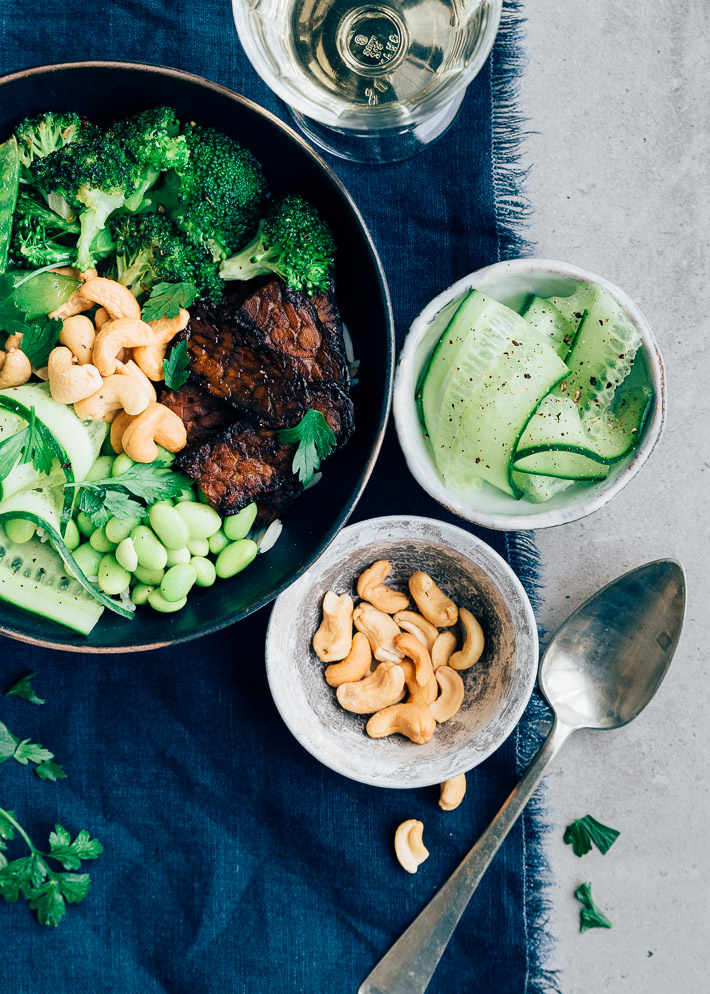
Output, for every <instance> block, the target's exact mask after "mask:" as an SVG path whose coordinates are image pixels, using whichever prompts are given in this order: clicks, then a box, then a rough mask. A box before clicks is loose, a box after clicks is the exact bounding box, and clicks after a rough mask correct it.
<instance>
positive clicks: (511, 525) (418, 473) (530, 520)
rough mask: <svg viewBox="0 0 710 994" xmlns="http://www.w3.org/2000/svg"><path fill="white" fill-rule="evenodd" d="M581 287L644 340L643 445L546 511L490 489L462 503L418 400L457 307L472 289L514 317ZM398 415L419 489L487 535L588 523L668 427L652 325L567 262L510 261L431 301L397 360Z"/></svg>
mask: <svg viewBox="0 0 710 994" xmlns="http://www.w3.org/2000/svg"><path fill="white" fill-rule="evenodd" d="M579 281H588V282H592V283H599V284H600V285H601V286H603V287H604V288H605V289H606V290H608V291H609V293H610V294H611V295H612V296H613V297H614V298H615V299H616V300H617V301H618V302H619V304H621V306H622V307H623V308H624V310H625V311H626V313H627V314H628V316H629V317H630V318H631V320H632V321H633V323H634V324H635V325H636V327H637V328H638V330H639V332H640V333H641V337H642V340H643V345H642V347H641V348H640V349H639V351H638V353H637V355H636V360H635V361H636V362H637V363H642V364H643V367H644V369H645V372H646V376H647V380H648V383H649V385H650V386H652V387H653V390H654V394H655V399H654V405H653V409H652V411H651V413H650V416H649V418H648V420H647V422H646V425H645V428H644V432H643V437H642V439H641V442H640V443H639V445H638V446H637V447H636V448H635V449H634V451H633V452H632V453H631V454H630V455H629V456H628V457H627V458H626V459H625V460H622V461H620V462H619V463H618V464H616V465H614V466H612V468H611V470H610V472H609V476H608V477H607V478H606V479H605V480H603V481H602V482H600V483H595V484H581V483H577V484H573V485H572V486H571V487H569V488H568V489H567V490H565V491H563V492H562V493H560V494H558V495H557V496H556V497H553V498H552V499H551V500H549V501H547V502H546V503H544V504H535V503H533V502H532V501H529V500H525V499H524V498H523V499H521V500H516V499H515V498H514V497H510V496H508V495H507V494H504V493H502V492H501V491H499V490H497V489H496V488H495V487H492V486H491V485H490V484H488V483H485V484H484V486H483V489H482V490H480V491H472V492H471V493H469V494H466V495H465V496H464V495H462V494H457V493H453V492H452V491H450V490H449V489H447V487H446V486H445V485H444V481H443V479H442V478H441V475H440V473H439V470H438V469H437V466H436V463H435V461H434V454H433V451H432V448H431V445H430V443H429V440H428V439H427V438H426V437H425V435H424V432H423V431H422V427H421V423H420V421H419V416H418V412H417V408H416V404H415V400H414V393H415V390H416V386H417V382H418V380H419V376H420V373H421V371H422V369H423V368H424V365H425V363H426V361H427V359H428V358H429V356H430V354H431V352H432V350H433V348H434V346H435V345H436V343H437V342H438V340H439V338H440V336H441V335H442V333H443V331H444V329H445V328H446V326H447V324H448V323H449V321H450V320H451V317H452V316H453V314H454V312H455V310H456V308H457V306H458V304H459V301H460V300H461V298H462V297H463V296H464V295H465V294H466V293H467V292H468V291H469V290H471V289H473V288H474V287H475V288H477V289H480V290H483V291H485V293H487V294H488V295H489V296H491V297H494V298H495V299H496V300H499V301H500V302H501V303H503V304H507V305H509V306H510V307H513V308H515V309H516V310H517V309H518V308H519V307H520V306H521V305H522V304H523V302H524V300H525V299H526V297H527V296H528V294H530V293H535V294H538V295H539V296H543V297H548V296H564V295H569V294H570V293H572V291H573V290H574V287H575V284H576V283H578V282H579ZM393 408H394V418H395V424H396V426H397V434H398V436H399V442H400V445H401V446H402V450H403V452H404V455H405V458H406V460H407V465H408V466H409V469H410V471H411V473H412V475H413V476H414V478H415V479H416V481H417V482H418V483H419V484H420V486H421V487H423V488H424V490H426V491H427V493H428V494H430V495H431V496H432V497H433V498H434V499H435V500H437V501H439V503H440V504H443V505H444V507H447V508H448V509H449V510H450V511H453V512H454V513H455V514H458V515H460V516H461V517H462V518H466V519H467V520H468V521H474V522H475V523H476V524H478V525H482V526H484V527H485V528H498V529H507V530H517V529H524V528H549V527H551V526H552V525H561V524H563V523H564V522H566V521H574V520H576V519H577V518H583V517H585V516H586V515H587V514H591V513H592V511H596V510H598V509H599V508H600V507H604V505H605V504H608V502H609V501H610V500H611V499H612V498H613V497H614V496H615V495H616V494H618V493H619V491H620V490H621V489H622V488H623V487H625V486H626V484H627V483H628V482H629V481H630V480H631V479H632V478H633V477H634V476H635V475H636V474H637V473H638V471H639V470H640V469H641V467H642V466H643V464H644V463H645V462H646V460H647V459H648V457H649V456H650V455H651V452H652V451H653V449H654V448H655V446H656V443H657V442H658V440H659V438H660V436H661V430H662V428H663V422H664V419H665V410H666V387H665V376H664V370H663V361H662V359H661V354H660V352H659V350H658V345H657V344H656V340H655V338H654V336H653V332H652V331H651V329H650V327H649V325H648V322H647V321H646V319H645V317H644V316H643V314H642V313H641V311H640V310H639V308H638V307H637V305H636V304H635V303H634V302H633V300H631V298H630V297H628V296H627V295H626V294H625V293H624V291H623V290H620V289H619V287H617V286H614V284H613V283H609V281H608V280H605V279H603V278H602V277H601V276H596V275H595V274H594V273H589V272H586V271H585V270H583V269H577V268H576V267H575V266H569V265H567V263H564V262H554V261H551V260H548V259H511V260H509V261H507V262H498V263H495V265H493V266H488V267H487V268H486V269H479V270H478V271H477V272H475V273H471V275H470V276H465V277H464V278H463V279H462V280H459V281H458V283H454V285H453V286H450V287H449V288H448V290H444V292H443V293H441V294H439V296H438V297H436V298H435V299H434V300H432V302H431V303H430V304H429V305H428V306H427V307H425V309H424V310H423V311H422V313H421V314H420V315H419V317H417V318H416V319H415V320H414V322H413V323H412V327H411V329H410V331H409V334H408V335H407V338H406V341H405V343H404V347H403V349H402V352H401V355H400V357H399V363H398V367H397V374H396V379H395V386H394V404H393Z"/></svg>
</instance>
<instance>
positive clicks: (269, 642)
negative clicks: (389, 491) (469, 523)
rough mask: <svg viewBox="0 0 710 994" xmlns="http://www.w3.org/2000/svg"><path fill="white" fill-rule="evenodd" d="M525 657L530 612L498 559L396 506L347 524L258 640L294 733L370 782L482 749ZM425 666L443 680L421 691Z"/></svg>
mask: <svg viewBox="0 0 710 994" xmlns="http://www.w3.org/2000/svg"><path fill="white" fill-rule="evenodd" d="M382 563H389V564H390V565H391V567H392V569H391V571H388V570H386V568H385V567H384V566H381V565H380V564H382ZM373 564H374V567H375V568H373ZM423 578H425V579H423ZM432 599H433V600H432ZM422 616H424V617H422ZM481 647H482V648H481ZM373 654H374V657H373ZM390 656H391V658H390ZM400 657H401V658H400ZM432 660H433V664H432ZM537 661H538V640H537V627H536V624H535V618H534V615H533V611H532V607H531V605H530V601H529V600H528V597H527V595H526V593H525V591H524V590H523V588H522V585H521V584H520V581H519V580H518V579H517V577H516V576H515V574H514V573H513V571H512V570H511V568H510V567H509V566H508V565H507V563H505V562H504V560H503V559H501V557H500V556H499V555H498V554H497V553H496V552H494V551H493V549H491V548H490V547H489V546H488V545H486V544H485V542H483V541H481V540H480V539H479V538H476V537H475V536H474V535H471V534H470V533H469V532H466V531H464V530H463V529H460V528H457V527H456V526H454V525H450V524H447V523H444V522H441V521H434V520H431V519H428V518H418V517H411V516H404V515H402V516H392V517H386V518H374V519H371V520H369V521H363V522H359V523H358V524H355V525H350V526H349V527H347V528H345V529H344V530H343V531H342V532H341V533H340V534H339V536H338V537H337V539H336V540H335V542H333V544H332V545H331V546H330V548H329V549H328V550H327V551H326V552H325V554H324V555H323V556H321V558H320V559H319V560H318V561H317V562H316V563H315V564H314V565H313V566H311V568H310V569H309V570H308V571H307V572H306V573H304V575H303V576H302V577H300V579H299V580H297V581H296V583H295V584H293V586H291V587H290V588H289V589H288V591H286V592H285V593H284V594H282V595H281V596H280V597H279V598H278V599H277V601H276V604H275V606H274V610H273V613H272V615H271V620H270V623H269V629H268V632H267V638H266V667H267V676H268V679H269V686H270V688H271V692H272V695H273V697H274V701H275V703H276V706H277V708H278V710H279V712H280V713H281V716H282V718H283V719H284V721H285V722H286V724H287V726H288V727H289V729H290V730H291V732H292V733H293V735H294V736H295V737H296V738H297V739H298V741H299V742H300V743H301V745H303V746H304V748H306V749H307V750H308V751H309V752H310V753H311V754H312V755H313V756H315V757H316V759H319V760H320V761H321V762H322V763H324V764H325V765H326V766H329V767H330V768H331V769H333V770H335V771H336V772H338V773H342V774H343V775H344V776H347V777H350V778H351V779H353V780H359V781H361V782H363V783H369V784H373V785H376V786H381V787H401V788H406V787H423V786H429V785H432V784H439V783H443V782H444V781H445V780H450V779H452V778H453V777H456V776H458V775H459V774H461V773H465V772H466V771H468V770H470V769H472V768H473V767H474V766H477V765H478V764H479V763H480V762H482V761H483V760H484V759H486V757H487V756H490V755H491V753H492V752H494V751H495V750H496V749H497V748H498V747H499V746H500V745H501V744H502V743H503V742H504V741H505V739H506V738H507V737H508V735H509V734H510V733H511V732H512V730H513V728H514V727H515V725H516V724H517V722H518V720H519V718H520V716H521V715H522V712H523V710H524V708H525V706H526V704H527V702H528V699H529V697H530V695H531V693H532V690H533V687H534V685H535V674H536V671H537ZM432 665H433V669H434V673H435V675H438V676H440V677H442V679H440V680H439V681H438V689H437V688H436V686H435V683H436V681H435V683H434V684H432V686H433V687H434V689H433V690H432V693H431V696H430V697H427V687H428V685H429V682H430V680H429V678H430V677H431V673H430V672H429V667H432ZM461 684H463V694H462V695H461V693H460V687H461ZM454 697H455V698H456V700H455V701H454V706H450V704H451V701H452V700H453V698H454ZM413 701H415V702H416V703H412V702H413Z"/></svg>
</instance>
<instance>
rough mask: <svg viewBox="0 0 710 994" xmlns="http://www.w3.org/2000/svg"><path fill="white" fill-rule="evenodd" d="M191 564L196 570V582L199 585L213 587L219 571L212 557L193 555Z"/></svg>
mask: <svg viewBox="0 0 710 994" xmlns="http://www.w3.org/2000/svg"><path fill="white" fill-rule="evenodd" d="M190 566H192V568H193V569H194V571H195V583H196V584H197V586H198V587H211V586H212V584H213V583H214V581H215V579H216V577H217V571H216V570H215V568H214V563H213V562H212V560H211V559H205V558H204V557H203V556H193V557H192V559H191V560H190Z"/></svg>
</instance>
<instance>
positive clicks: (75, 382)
mask: <svg viewBox="0 0 710 994" xmlns="http://www.w3.org/2000/svg"><path fill="white" fill-rule="evenodd" d="M47 371H48V375H49V392H50V393H51V395H52V397H53V398H54V400H56V401H58V402H59V403H60V404H75V403H76V402H77V401H78V400H85V399H86V398H87V397H91V395H92V394H95V393H96V391H97V390H100V389H101V385H102V384H103V379H102V378H101V373H100V372H99V371H98V369H97V368H96V366H92V365H91V364H90V363H88V364H86V365H83V366H81V365H79V363H78V362H77V360H76V359H75V358H74V356H73V355H72V352H71V350H70V349H68V348H66V347H65V346H63V345H58V346H57V348H56V349H52V351H51V352H50V353H49V362H48V363H47Z"/></svg>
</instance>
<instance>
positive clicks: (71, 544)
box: [64, 518, 81, 552]
mask: <svg viewBox="0 0 710 994" xmlns="http://www.w3.org/2000/svg"><path fill="white" fill-rule="evenodd" d="M64 544H65V545H66V547H67V549H69V551H70V552H73V550H74V549H78V548H79V546H80V545H81V535H80V534H79V529H78V528H77V527H76V521H74V520H73V518H70V519H69V521H68V522H67V527H66V528H65V529H64Z"/></svg>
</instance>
